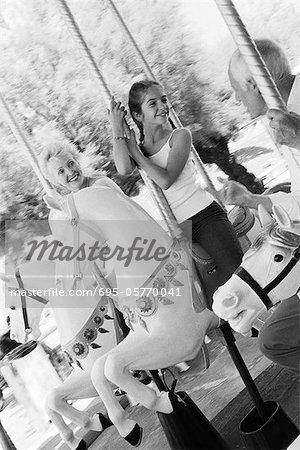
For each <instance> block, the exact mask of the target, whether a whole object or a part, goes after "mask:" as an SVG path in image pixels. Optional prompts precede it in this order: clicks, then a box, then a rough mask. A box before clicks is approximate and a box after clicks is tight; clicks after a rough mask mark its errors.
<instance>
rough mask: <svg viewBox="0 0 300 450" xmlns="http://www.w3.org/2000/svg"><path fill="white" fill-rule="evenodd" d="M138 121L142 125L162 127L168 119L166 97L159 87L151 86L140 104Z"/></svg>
mask: <svg viewBox="0 0 300 450" xmlns="http://www.w3.org/2000/svg"><path fill="white" fill-rule="evenodd" d="M141 111H142V114H141V115H140V116H141V117H140V118H139V119H138V120H140V121H141V122H142V123H143V125H150V124H151V125H152V124H153V125H155V124H157V125H163V124H165V123H166V122H167V120H168V117H169V107H168V102H167V97H166V95H165V94H164V93H163V91H162V88H161V86H156V85H154V86H151V87H150V88H148V90H147V92H146V95H145V97H144V99H143V102H142V104H141Z"/></svg>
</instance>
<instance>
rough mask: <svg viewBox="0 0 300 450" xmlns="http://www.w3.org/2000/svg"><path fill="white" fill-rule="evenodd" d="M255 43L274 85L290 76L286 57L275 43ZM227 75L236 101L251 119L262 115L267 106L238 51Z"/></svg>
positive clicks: (263, 40) (262, 40)
mask: <svg viewBox="0 0 300 450" xmlns="http://www.w3.org/2000/svg"><path fill="white" fill-rule="evenodd" d="M255 43H256V46H257V49H258V51H259V53H260V54H261V56H262V58H263V60H264V61H265V64H266V66H267V68H268V69H269V71H270V73H271V75H272V77H273V80H274V81H275V83H276V85H278V83H279V82H280V80H282V79H283V78H285V77H287V76H290V75H291V67H290V65H289V62H288V60H287V57H286V56H285V54H284V52H283V50H282V49H281V48H280V47H279V46H278V45H277V44H275V42H273V41H270V40H269V39H257V40H255ZM228 75H229V80H230V83H231V86H232V88H233V89H234V91H235V93H236V99H237V100H238V101H241V102H242V103H243V104H244V105H245V106H246V108H247V109H248V111H249V113H250V114H251V117H252V118H255V117H257V116H260V115H261V114H264V113H265V112H266V110H267V105H266V103H265V101H264V99H263V97H262V95H261V93H260V91H259V89H258V87H257V84H256V82H255V80H254V78H253V76H252V74H251V72H250V70H249V69H248V66H247V64H246V62H245V60H244V58H243V57H242V55H241V54H240V52H239V50H237V51H235V52H234V54H233V55H232V57H231V60H230V63H229V69H228Z"/></svg>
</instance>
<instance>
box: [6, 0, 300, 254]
mask: <svg viewBox="0 0 300 450" xmlns="http://www.w3.org/2000/svg"><path fill="white" fill-rule="evenodd" d="M68 4H69V7H70V9H71V10H72V12H73V14H74V17H75V19H76V21H77V22H78V24H79V27H80V29H81V31H82V33H83V35H84V37H85V39H86V42H87V43H88V45H89V47H90V49H91V51H92V53H93V55H94V57H95V59H96V62H97V64H98V65H99V67H100V70H101V71H102V72H103V74H104V77H105V78H106V79H107V80H108V82H109V84H110V89H111V91H112V92H113V93H114V94H115V96H116V97H117V98H118V99H120V100H122V101H123V102H124V103H125V104H127V94H128V91H129V88H130V86H131V84H132V82H133V81H135V80H136V79H137V78H141V74H142V73H143V70H142V67H141V64H140V61H139V60H138V59H137V58H136V56H135V54H134V51H133V50H132V48H131V46H130V45H129V44H128V41H127V39H126V37H125V36H124V33H123V31H122V30H121V29H120V27H119V25H118V23H117V21H116V19H115V17H114V16H113V14H112V12H111V10H110V8H109V6H108V4H107V3H106V1H105V0H101V1H99V0H68ZM115 4H116V6H117V7H118V9H119V11H120V13H121V14H122V16H123V18H124V20H125V22H126V24H127V26H128V27H129V29H130V31H131V32H132V34H133V36H134V38H135V39H136V41H137V43H138V45H139V46H140V48H141V50H142V51H143V53H144V55H145V57H146V59H147V60H148V62H149V64H150V66H151V67H152V69H153V72H154V74H155V75H156V76H157V78H158V79H159V80H160V81H161V82H162V84H163V85H164V87H165V89H166V92H167V94H168V95H169V97H170V99H171V100H172V103H173V105H174V107H175V109H176V111H177V113H178V115H179V117H180V118H181V120H182V122H183V124H184V125H191V124H197V126H196V129H198V130H199V129H200V130H201V132H200V134H201V137H200V138H199V141H200V143H199V145H198V147H199V149H200V150H201V151H204V152H205V151H206V148H209V145H207V146H205V143H206V142H207V141H209V139H210V137H211V136H214V138H216V139H217V140H218V138H219V137H220V139H222V138H223V137H225V138H226V139H227V140H228V139H229V138H230V136H231V134H232V132H233V131H234V130H236V129H237V128H238V127H239V125H240V124H241V123H242V122H245V121H246V120H247V118H248V115H247V113H246V112H245V110H244V108H242V107H241V106H239V105H238V104H237V103H236V101H235V98H234V96H233V95H232V91H231V88H230V85H229V80H228V76H227V66H228V60H229V58H230V56H231V54H232V52H233V51H234V48H235V45H234V43H233V40H232V38H231V36H230V34H229V32H228V30H227V28H226V25H225V24H224V23H223V20H222V18H221V16H220V14H219V12H218V10H217V8H216V6H215V5H214V2H213V1H212V0H197V1H194V0H138V1H136V0H116V1H115ZM235 4H236V7H237V9H238V11H239V12H240V14H241V16H242V18H243V20H244V22H245V24H246V26H247V27H248V29H249V32H250V33H251V35H252V36H253V37H254V38H258V37H266V38H270V39H273V40H275V41H276V42H277V43H279V44H280V45H281V46H282V47H283V49H284V50H285V51H286V52H287V55H288V57H289V60H290V62H291V65H292V66H294V65H296V64H297V63H299V62H300V46H299V39H300V26H299V25H300V9H299V5H298V0H264V1H263V2H262V1H261V0H252V1H251V2H249V1H247V0H236V1H235ZM206 14H207V17H206ZM0 28H1V40H0V52H1V64H0V77H1V78H0V79H1V85H0V86H1V88H0V89H1V92H2V94H3V95H4V97H5V99H6V101H7V103H8V104H9V105H10V107H11V109H12V111H13V112H14V114H15V116H16V118H17V119H18V121H19V123H20V125H21V127H22V128H23V129H24V130H25V132H26V135H27V136H28V138H29V140H30V142H31V143H32V147H33V149H34V151H36V153H37V154H38V153H39V152H40V151H41V148H42V147H43V145H44V144H45V143H47V142H50V141H52V140H53V139H61V138H67V139H69V140H71V141H72V142H73V143H74V144H75V145H76V147H77V149H78V151H79V152H81V153H83V154H84V156H85V160H86V164H85V165H86V167H88V168H89V169H90V171H93V170H98V171H101V172H102V173H105V174H107V175H108V176H109V177H111V178H112V179H113V180H115V181H116V182H117V183H118V184H119V185H120V186H121V187H122V188H123V189H124V191H125V192H126V193H127V194H128V195H135V194H136V193H137V192H138V186H139V184H138V183H139V182H140V181H139V176H138V174H134V175H132V176H131V177H130V178H128V177H126V178H125V177H121V176H119V175H118V174H117V173H116V170H115V166H114V163H113V161H112V158H111V137H110V135H111V133H110V127H109V123H108V119H107V110H106V103H105V99H104V98H103V96H102V94H101V91H100V90H99V86H98V84H97V82H96V81H95V79H94V76H93V74H92V73H91V72H90V70H89V68H88V67H87V65H86V64H85V62H84V61H83V59H82V58H81V54H80V52H79V50H78V48H77V47H76V45H75V43H74V41H73V39H72V37H71V36H70V35H69V32H68V29H67V27H66V25H65V23H64V21H63V19H62V17H61V15H60V13H59V10H58V8H57V5H56V1H55V0H26V1H24V0H2V2H1V10H0ZM198 124H200V125H198ZM198 135H199V133H198ZM223 147H224V146H223ZM225 147H226V145H225ZM200 150H199V151H200ZM225 150H226V148H225ZM207 151H208V150H207ZM220 152H221V151H220ZM204 159H205V158H204ZM206 159H207V161H208V162H210V158H209V157H207V158H206ZM0 177H1V188H0V214H1V223H2V224H3V223H4V220H8V219H9V220H11V219H18V220H23V219H26V220H27V219H45V218H47V215H48V210H47V208H46V207H45V205H44V203H43V201H42V195H43V190H42V187H41V185H40V183H39V181H38V180H37V178H36V176H35V174H34V173H33V171H32V169H31V167H30V164H29V162H28V160H27V159H26V157H25V156H24V155H23V153H22V151H21V149H20V148H19V145H18V144H17V143H16V141H15V138H14V136H13V135H12V134H11V131H10V129H9V127H8V125H7V123H6V122H5V121H3V116H1V117H0ZM2 228H3V226H2ZM2 231H3V229H2ZM2 236H3V235H2ZM2 252H3V248H2Z"/></svg>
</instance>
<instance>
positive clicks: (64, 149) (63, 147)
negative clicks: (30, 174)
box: [39, 142, 80, 185]
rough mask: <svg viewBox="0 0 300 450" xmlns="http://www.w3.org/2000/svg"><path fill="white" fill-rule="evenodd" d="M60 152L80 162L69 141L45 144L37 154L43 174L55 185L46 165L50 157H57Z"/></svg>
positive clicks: (74, 148)
mask: <svg viewBox="0 0 300 450" xmlns="http://www.w3.org/2000/svg"><path fill="white" fill-rule="evenodd" d="M61 154H63V155H70V156H72V158H73V159H74V160H75V161H76V162H77V163H78V164H80V154H79V152H78V151H77V150H76V147H75V146H74V145H73V144H71V142H53V143H51V144H47V145H46V146H45V148H44V150H43V151H42V153H41V154H40V156H39V164H40V168H41V170H42V172H43V174H44V176H45V177H46V178H47V179H48V180H49V181H50V182H51V183H53V184H54V185H57V181H56V180H55V179H53V177H52V176H51V173H50V172H49V170H48V165H49V161H50V160H51V158H54V157H59V155H61Z"/></svg>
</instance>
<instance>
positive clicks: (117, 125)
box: [109, 97, 127, 137]
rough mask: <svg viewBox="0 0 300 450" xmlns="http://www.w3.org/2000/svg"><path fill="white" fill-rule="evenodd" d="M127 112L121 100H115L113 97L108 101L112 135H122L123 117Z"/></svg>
mask: <svg viewBox="0 0 300 450" xmlns="http://www.w3.org/2000/svg"><path fill="white" fill-rule="evenodd" d="M126 114H127V111H126V109H125V108H124V106H122V103H121V102H115V99H114V97H112V98H111V101H110V109H109V120H110V124H111V127H112V133H113V137H121V136H124V119H125V116H126Z"/></svg>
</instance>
